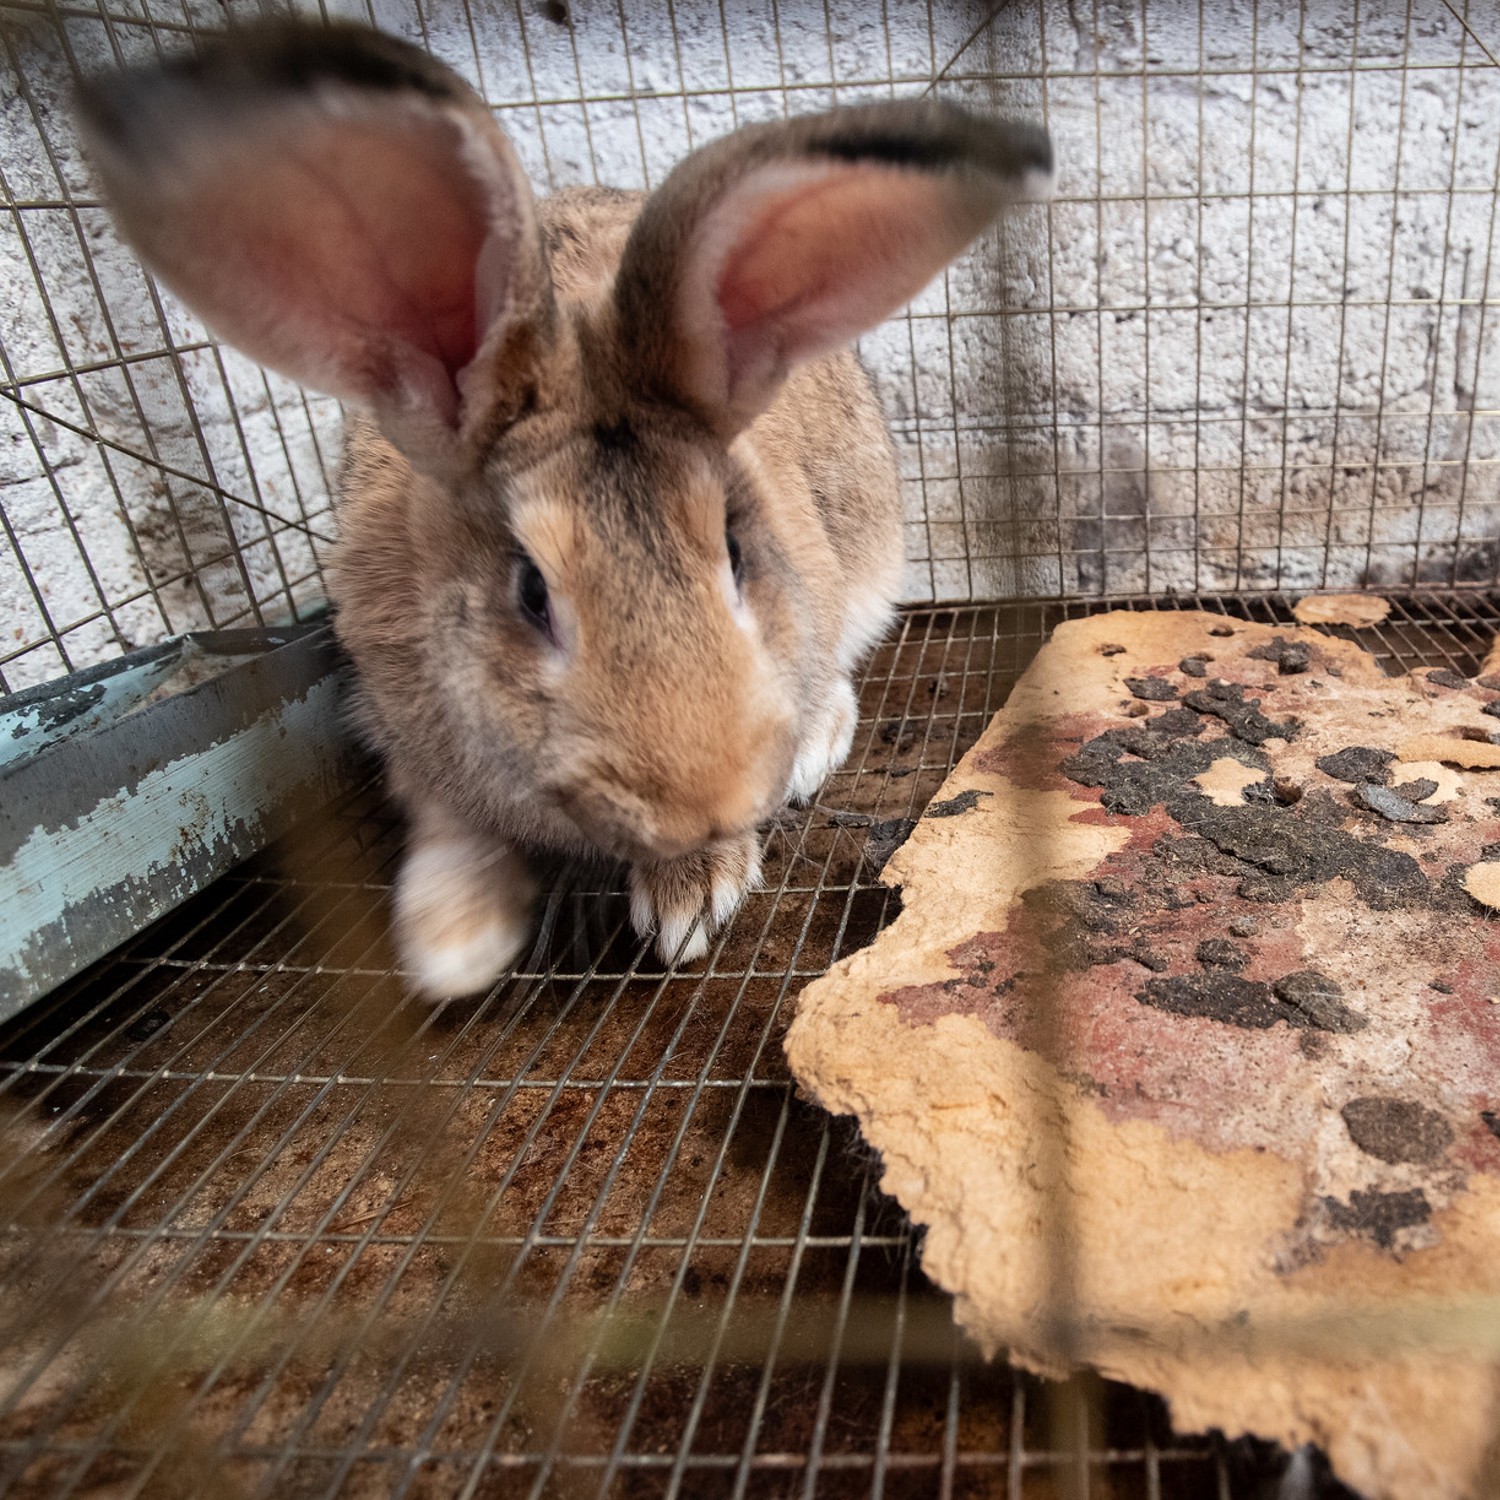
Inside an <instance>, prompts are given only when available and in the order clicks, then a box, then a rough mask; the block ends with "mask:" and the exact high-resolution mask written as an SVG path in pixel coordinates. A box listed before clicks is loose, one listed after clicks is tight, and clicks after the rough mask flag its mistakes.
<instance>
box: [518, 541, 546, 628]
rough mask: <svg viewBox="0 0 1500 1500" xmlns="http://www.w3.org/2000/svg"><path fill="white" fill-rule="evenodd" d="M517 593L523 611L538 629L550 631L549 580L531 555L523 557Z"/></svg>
mask: <svg viewBox="0 0 1500 1500" xmlns="http://www.w3.org/2000/svg"><path fill="white" fill-rule="evenodd" d="M517 595H518V597H519V599H520V601H521V612H522V613H523V614H524V615H526V616H528V617H529V618H530V620H531V622H532V623H533V624H534V625H536V626H537V628H538V629H540V630H544V631H548V632H550V631H551V629H552V616H551V614H550V613H549V612H548V608H547V580H546V579H545V578H543V577H542V570H541V569H540V568H539V567H537V565H536V564H535V563H534V562H532V560H531V559H530V558H529V557H523V558H522V559H521V569H520V576H519V578H518V580H517Z"/></svg>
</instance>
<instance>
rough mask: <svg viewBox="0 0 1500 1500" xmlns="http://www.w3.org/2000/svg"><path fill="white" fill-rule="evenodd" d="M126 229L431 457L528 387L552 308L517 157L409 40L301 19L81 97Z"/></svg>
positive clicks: (231, 321)
mask: <svg viewBox="0 0 1500 1500" xmlns="http://www.w3.org/2000/svg"><path fill="white" fill-rule="evenodd" d="M80 103H81V108H82V117H83V122H84V129H85V136H86V140H87V143H88V145H89V148H90V151H91V154H92V156H93V159H94V161H95V163H96V164H97V166H98V169H99V173H100V176H101V177H102V179H103V182H104V187H105V191H106V193H107V195H108V197H109V200H110V202H111V206H112V208H113V210H114V214H115V217H116V219H117V220H118V222H119V224H120V227H121V229H122V231H123V233H124V235H125V238H126V239H127V240H128V241H129V242H130V243H131V245H132V246H133V247H134V248H135V249H136V250H137V252H138V253H139V254H140V256H141V258H142V260H144V261H145V262H146V264H147V265H148V266H150V267H151V269H152V270H153V271H155V272H157V273H158V274H159V275H160V276H161V278H162V280H163V281H164V282H165V283H166V284H167V285H168V286H170V287H171V288H172V289H173V290H174V291H175V292H177V293H178V294H179V295H180V296H181V297H182V298H183V300H184V301H185V302H187V303H188V305H189V306H190V307H192V308H193V310H194V311H195V312H197V313H198V314H199V315H200V316H201V317H202V318H203V319H204V321H205V322H206V323H207V324H208V325H209V326H210V327H211V328H213V329H214V330H215V331H216V332H217V333H220V334H222V335H223V336H224V337H225V338H226V339H227V340H229V341H230V342H231V343H233V344H236V345H237V346H238V347H239V348H241V349H242V350H244V352H245V353H247V354H249V355H251V356H253V357H254V358H255V359H257V360H259V361H261V362H262V363H263V364H266V365H269V366H270V367H271V368H273V369H276V370H279V371H281V372H282V373H283V374H286V375H289V376H291V377H292V378H293V379H295V380H298V381H301V382H302V383H304V384H306V385H308V386H311V387H314V388H315V389H318V390H321V391H326V392H328V393H330V394H332V395H335V396H339V397H343V398H345V399H347V400H349V401H353V402H358V403H360V404H362V405H365V406H368V407H370V408H371V409H373V411H374V412H375V414H376V416H377V417H378V418H379V419H380V420H381V423H382V425H383V426H384V427H385V428H386V430H387V432H388V435H389V436H391V437H392V438H393V439H394V440H395V441H396V442H397V443H398V444H399V445H400V446H402V447H403V448H405V449H406V450H407V451H408V454H409V456H411V457H413V458H414V459H416V460H417V461H418V462H421V461H422V460H423V459H424V458H425V459H428V460H430V461H431V462H429V464H428V465H427V466H429V467H431V466H434V465H435V464H439V463H441V462H442V460H443V458H444V456H446V457H448V458H451V457H452V456H453V454H454V453H455V452H456V451H457V450H458V448H459V446H460V445H459V442H458V439H459V438H460V437H462V438H464V439H466V440H467V441H468V442H469V443H472V442H473V441H474V440H476V438H477V437H478V436H479V435H481V434H484V433H486V432H489V431H492V430H493V429H494V428H495V427H496V426H497V425H498V424H500V423H502V422H504V421H505V420H506V419H507V418H508V417H509V416H513V415H514V413H515V411H516V410H519V408H520V407H521V405H523V404H524V402H525V400H526V399H527V396H528V395H529V393H530V389H531V384H532V382H533V381H534V378H535V370H536V365H537V362H538V359H539V357H540V354H541V352H542V350H543V348H544V346H545V343H546V340H547V337H548V335H549V333H550V330H551V327H552V322H553V303H552V289H551V284H550V281H549V278H548V275H547V268H546V258H545V253H544V251H543V249H542V243H541V237H540V233H539V231H538V227H537V221H536V211H535V204H534V202H533V200H532V195H531V190H530V188H529V186H528V185H527V182H526V178H525V175H524V173H523V172H522V171H521V167H520V164H519V162H518V161H517V160H516V157H515V153H514V152H513V151H512V150H511V147H510V145H509V143H508V142H507V141H506V139H505V137H504V136H503V135H502V134H501V133H500V131H499V129H498V128H497V127H496V126H495V124H494V122H493V120H492V119H491V117H490V115H489V112H488V110H487V109H486V108H485V107H484V104H483V102H482V101H481V100H480V99H479V98H478V97H477V96H476V95H475V94H474V93H473V92H472V91H471V90H470V89H469V88H468V86H467V85H466V84H465V83H464V82H463V81H462V80H461V79H460V78H459V77H458V76H457V75H456V74H454V73H452V72H450V71H449V70H448V69H447V68H445V67H444V66H443V65H442V64H440V63H437V62H435V61H434V60H433V59H431V58H429V57H428V56H426V54H424V53H421V52H419V51H417V50H416V49H415V48H412V47H409V46H407V45H406V44H405V43H402V42H399V41H397V40H395V39H394V38H392V37H387V36H382V35H380V34H379V33H376V32H370V31H365V30H362V29H359V28H354V27H343V26H338V27H332V28H329V29H326V30H325V29H315V28H311V27H302V26H296V25H290V24H282V25H272V26H268V27H261V28H255V29H254V30H251V31H248V32H242V33H240V34H238V35H237V36H236V37H234V38H233V39H232V40H230V41H229V42H226V43H224V44H221V45H219V46H217V47H216V48H213V49H211V50H208V51H205V52H203V53H201V54H199V55H198V56H196V57H190V58H186V59H182V60H180V61H176V62H169V63H167V64H165V65H163V66H159V67H153V68H150V69H145V70H141V71H138V72H127V73H120V74H115V75H112V76H107V77H104V78H101V79H97V80H95V81H94V82H93V83H91V84H89V85H87V86H86V87H85V89H84V90H83V92H82V94H81V98H80Z"/></svg>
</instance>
